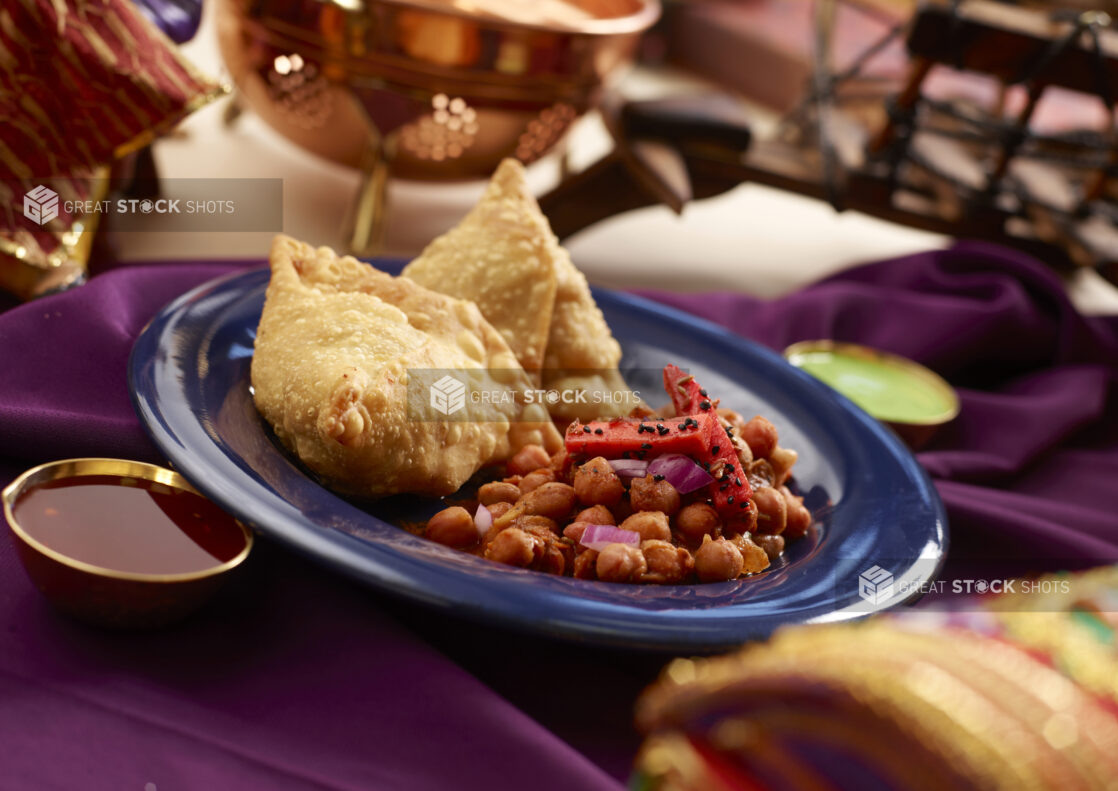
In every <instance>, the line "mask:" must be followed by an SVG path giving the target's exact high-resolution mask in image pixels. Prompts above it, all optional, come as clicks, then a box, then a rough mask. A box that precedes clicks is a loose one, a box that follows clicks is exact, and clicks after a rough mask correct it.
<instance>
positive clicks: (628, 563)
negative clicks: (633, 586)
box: [594, 544, 648, 582]
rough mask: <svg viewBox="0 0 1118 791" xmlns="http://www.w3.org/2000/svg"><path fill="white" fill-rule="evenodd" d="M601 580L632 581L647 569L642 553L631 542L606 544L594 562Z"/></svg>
mask: <svg viewBox="0 0 1118 791" xmlns="http://www.w3.org/2000/svg"><path fill="white" fill-rule="evenodd" d="M594 568H595V570H596V571H597V572H598V579H600V580H602V581H603V582H632V581H634V580H636V579H638V578H639V577H640V576H641V575H642V574H644V573H645V572H646V571H647V570H648V564H647V563H645V560H644V555H643V554H642V553H641V551H640V550H639V549H638V548H637V547H634V546H632V545H631V544H606V546H605V547H603V548H602V551H601V552H599V553H598V560H597V562H596V563H595V564H594Z"/></svg>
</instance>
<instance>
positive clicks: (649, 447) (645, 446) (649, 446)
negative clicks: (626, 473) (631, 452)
mask: <svg viewBox="0 0 1118 791" xmlns="http://www.w3.org/2000/svg"><path fill="white" fill-rule="evenodd" d="M641 450H652V443H651V442H642V443H641Z"/></svg>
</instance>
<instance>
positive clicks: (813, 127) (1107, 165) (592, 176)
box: [541, 0, 1118, 282]
mask: <svg viewBox="0 0 1118 791" xmlns="http://www.w3.org/2000/svg"><path fill="white" fill-rule="evenodd" d="M820 2H821V3H822V5H823V6H824V8H823V11H822V12H821V16H820V19H821V20H824V22H825V20H826V19H828V18H833V7H831V8H830V9H828V8H826V6H830V5H832V3H831V2H825V1H824V0H820ZM1108 23H1109V19H1108V17H1106V15H1105V14H1099V13H1095V12H1087V13H1085V14H1080V15H1075V14H1070V15H1069V14H1066V13H1064V14H1056V15H1053V14H1049V13H1047V12H1044V11H1039V10H1036V9H1033V8H1021V7H1012V6H1007V5H1004V4H1000V3H993V2H988V1H987V0H964V1H963V2H959V3H951V2H949V1H948V0H933V1H932V2H928V3H926V4H925V5H924V6H923V7H922V8H921V10H920V11H919V12H918V13H917V15H916V16H915V18H914V19H913V20H912V23H911V25H910V27H909V30H908V36H907V46H908V49H909V52H910V54H911V56H912V61H911V65H910V71H909V76H908V79H907V81H906V83H905V84H904V85H902V86H901V88H900V90H898V91H896V92H894V93H893V94H892V95H889V96H883V97H882V101H881V102H880V103H879V109H878V111H877V113H876V117H877V119H878V121H877V123H876V124H874V123H873V122H872V121H867V118H869V119H872V118H873V117H875V116H874V115H873V114H871V115H868V116H867V115H866V114H865V113H864V112H863V111H864V106H863V107H862V108H861V110H863V111H858V110H851V111H850V112H846V111H845V108H844V106H843V98H842V97H843V95H842V92H841V90H839V88H841V86H840V85H838V82H839V80H836V79H835V78H834V75H832V74H830V71H829V64H828V63H827V62H826V59H825V58H823V59H822V60H821V62H820V63H819V64H817V73H816V79H815V80H814V81H813V86H814V91H813V93H812V96H811V97H809V100H808V101H807V102H805V105H804V106H803V107H801V108H799V110H798V111H797V112H794V113H793V114H792V115H791V116H790V118H791V119H794V120H793V121H792V122H790V123H788V124H787V125H786V126H785V128H784V133H783V134H782V135H779V136H777V137H776V138H775V139H771V140H751V139H750V135H749V133H748V118H747V117H746V116H745V115H744V113H743V112H742V110H741V109H740V107H739V105H738V103H737V102H736V101H735V100H733V99H730V98H729V97H726V96H705V97H689V98H687V99H674V100H664V101H657V102H641V103H634V104H629V105H625V106H622V107H608V108H607V110H606V119H607V124H608V125H609V127H610V130H611V132H612V133H613V135H614V138H615V140H616V141H617V147H616V149H615V151H614V152H612V153H611V154H610V155H608V156H607V157H605V158H603V159H602V160H600V161H599V162H597V163H596V164H595V165H593V166H592V167H591V168H589V169H587V170H586V171H584V172H582V173H579V174H576V175H574V176H573V177H571V178H570V179H568V180H566V181H565V182H564V183H562V184H561V185H560V186H559V187H558V188H557V189H556V190H555V191H553V192H552V193H550V194H549V195H546V196H544V198H543V199H542V200H541V204H542V205H543V207H544V210H545V211H546V212H547V214H548V216H549V217H550V218H551V220H552V224H553V227H555V229H556V232H557V233H558V234H559V235H560V236H561V237H565V236H568V235H570V234H572V233H574V232H576V231H578V230H580V229H581V228H583V227H586V226H587V225H589V224H591V223H593V222H597V221H598V220H601V219H604V218H606V217H608V216H611V215H613V214H616V213H619V212H622V211H628V210H630V209H635V208H640V207H643V206H648V205H652V204H655V203H662V204H665V205H667V206H669V207H671V208H672V209H673V210H675V211H677V212H678V211H680V210H681V208H682V206H683V204H684V203H686V201H688V200H691V199H696V198H703V197H708V196H712V195H717V194H720V193H722V192H725V191H727V190H729V189H732V188H733V187H734V186H736V185H737V184H739V183H741V182H744V181H755V182H758V183H762V184H766V185H770V186H773V187H777V188H780V189H785V190H790V191H793V192H797V193H800V194H803V195H806V196H810V197H814V198H818V199H821V200H826V201H829V202H830V203H832V204H833V205H835V207H836V208H837V209H853V210H857V211H862V212H865V213H867V214H871V215H874V216H877V217H881V218H883V219H886V220H890V221H894V222H898V223H901V224H904V225H909V226H912V227H916V228H921V229H924V230H928V231H933V232H936V233H942V234H946V235H950V236H955V237H964V238H975V239H983V240H989V241H995V242H999V243H1003V244H1009V245H1011V246H1015V247H1018V248H1020V249H1023V250H1025V251H1027V252H1029V253H1031V254H1033V255H1035V256H1037V257H1039V258H1041V259H1042V260H1045V261H1047V262H1048V263H1050V264H1051V265H1053V266H1056V267H1070V266H1074V265H1080V266H1091V267H1095V268H1097V269H1098V270H1099V271H1100V272H1101V273H1102V274H1103V275H1104V276H1105V277H1107V278H1108V279H1110V280H1111V281H1112V282H1118V226H1116V222H1118V205H1116V203H1115V198H1116V194H1118V188H1116V187H1115V184H1114V183H1113V179H1112V176H1113V173H1114V170H1115V165H1116V164H1118V130H1116V127H1115V124H1114V123H1111V124H1110V125H1109V126H1108V127H1107V128H1105V129H1102V130H1096V131H1094V132H1093V133H1092V134H1088V135H1080V136H1079V137H1075V136H1069V137H1067V138H1066V139H1056V138H1053V137H1049V138H1043V137H1039V136H1037V135H1034V134H1032V133H1031V131H1030V129H1029V121H1030V119H1031V116H1032V113H1033V111H1034V110H1035V108H1036V106H1037V104H1038V103H1039V102H1040V101H1042V100H1043V96H1044V93H1045V91H1046V90H1047V89H1048V88H1049V87H1054V86H1058V87H1061V88H1064V89H1068V90H1074V91H1078V92H1080V93H1084V94H1094V95H1096V96H1097V97H1098V99H1099V101H1100V102H1102V103H1103V104H1104V105H1105V106H1107V107H1108V108H1109V109H1110V117H1111V118H1112V119H1113V117H1114V113H1113V108H1114V98H1115V97H1114V96H1112V95H1111V92H1112V91H1114V92H1115V93H1118V32H1115V31H1114V30H1111V29H1109V28H1108V27H1106V24H1108ZM827 49H828V47H827V41H826V36H825V25H823V26H821V27H820V29H819V30H817V50H819V51H820V52H822V53H825V52H826V51H827ZM937 66H941V67H949V68H959V69H964V70H967V71H975V72H982V73H985V74H988V75H991V76H993V77H995V78H997V79H999V80H1000V81H1001V82H1002V83H1003V85H1006V86H1009V85H1020V86H1022V87H1023V88H1024V89H1025V91H1026V97H1027V98H1026V101H1025V104H1024V107H1023V108H1022V109H1021V110H1020V111H1019V112H1017V113H1016V115H1015V116H1013V117H1006V116H1005V114H1004V113H1003V112H1002V108H1001V106H1000V104H999V106H997V107H994V108H984V109H982V108H979V109H976V108H967V110H966V112H963V111H961V110H960V109H958V108H955V107H952V106H947V105H945V103H943V102H930V101H929V100H927V99H926V98H925V97H924V95H923V91H922V88H923V83H924V80H925V79H926V78H927V76H928V75H929V74H930V73H931V71H932V70H933V69H934V68H936V67H937ZM821 75H825V76H822V77H821ZM852 76H855V77H856V76H857V75H852ZM863 104H864V103H863ZM882 110H885V112H882Z"/></svg>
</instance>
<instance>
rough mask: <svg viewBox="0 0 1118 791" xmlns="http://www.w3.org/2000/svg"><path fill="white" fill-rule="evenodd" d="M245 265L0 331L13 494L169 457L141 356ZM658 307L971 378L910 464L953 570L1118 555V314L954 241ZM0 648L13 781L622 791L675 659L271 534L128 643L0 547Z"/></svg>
mask: <svg viewBox="0 0 1118 791" xmlns="http://www.w3.org/2000/svg"><path fill="white" fill-rule="evenodd" d="M242 265H243V264H237V263H228V262H227V263H209V264H189V265H182V264H154V265H145V266H133V267H128V268H123V269H117V270H113V271H109V272H106V273H103V274H100V275H98V276H97V277H95V278H93V280H92V281H91V282H90V283H89V284H88V285H86V286H83V287H82V288H80V289H77V290H74V291H71V292H68V293H64V294H60V295H57V296H53V297H49V298H46V299H43V300H40V301H38V302H34V303H31V304H27V305H22V306H19V307H15V308H12V309H10V310H8V311H6V312H4V313H3V314H0V370H2V371H3V376H4V384H3V389H2V390H0V480H3V481H5V482H6V481H7V480H8V479H10V478H11V477H13V476H14V475H16V474H17V473H18V472H19V471H20V470H21V469H23V468H25V467H28V466H30V465H32V464H36V463H39V462H42V461H47V460H51V459H57V458H64V457H69V456H87V455H108V456H122V457H130V458H138V459H146V460H153V461H159V459H158V457H157V454H156V452H155V449H154V448H153V447H152V446H151V444H150V443H149V442H148V440H147V439H146V437H145V435H144V433H143V431H142V430H141V428H140V426H139V424H138V422H137V420H136V418H135V416H134V415H133V413H132V409H131V406H130V403H129V398H128V392H127V384H126V381H125V363H126V359H127V355H128V351H129V348H130V346H131V343H132V341H133V339H134V338H135V337H136V335H137V333H138V332H139V331H140V329H141V328H142V327H143V325H144V323H145V322H146V321H147V320H148V319H149V318H150V317H151V316H152V315H153V314H154V313H155V311H157V310H158V309H159V307H160V306H162V305H163V304H164V303H166V302H167V301H168V300H170V299H171V298H172V297H174V296H176V295H178V294H180V293H181V292H183V291H185V290H186V289H188V288H190V287H191V286H194V285H196V284H198V283H201V282H203V281H205V280H208V279H210V278H212V277H215V276H217V275H220V274H223V273H225V272H228V271H231V270H233V269H235V268H237V267H238V266H242ZM747 277H748V274H747V272H746V271H745V270H743V280H744V279H745V278H747ZM653 296H655V297H656V298H658V299H661V300H663V301H665V302H668V303H671V304H673V305H676V306H678V307H681V308H683V309H684V310H690V311H692V312H695V313H699V314H701V315H703V316H706V317H708V318H712V319H714V320H715V321H719V322H721V323H723V324H725V325H726V326H728V327H731V328H732V329H734V330H736V331H739V332H741V333H743V334H745V335H747V336H749V337H751V338H754V339H756V340H758V341H760V342H762V343H765V344H768V345H769V346H772V347H774V348H777V349H779V348H782V347H783V346H785V345H786V344H788V343H791V342H793V341H797V340H802V339H806V338H836V339H839V340H850V341H857V342H862V343H868V344H871V345H874V346H878V347H881V348H884V349H889V350H892V351H896V352H899V353H901V354H905V355H907V356H909V357H912V358H915V359H917V360H920V361H921V362H924V363H926V364H928V365H930V366H931V367H933V368H934V369H936V370H938V371H939V372H940V373H942V374H944V375H945V376H947V377H948V378H949V379H950V380H951V381H952V382H953V383H955V384H956V385H957V386H958V387H959V388H960V390H961V394H962V400H963V412H962V415H961V416H960V418H959V419H958V420H957V421H956V422H955V424H954V425H953V426H951V427H950V428H949V429H947V430H945V431H944V432H942V433H941V434H940V435H939V436H938V437H937V438H936V440H935V441H934V444H933V445H932V446H930V447H929V448H928V449H926V450H925V451H924V452H922V453H921V454H920V460H921V462H922V463H923V464H924V465H925V466H926V467H927V469H928V470H929V471H930V472H931V473H932V475H933V476H934V477H935V479H936V483H937V486H938V487H939V490H940V492H941V494H942V495H943V498H944V501H945V502H946V503H947V506H948V510H949V513H950V519H951V530H952V549H951V562H952V563H966V562H980V563H986V564H994V563H996V562H1000V561H1004V560H1005V559H1006V558H1012V557H1016V558H1018V559H1019V560H1020V561H1021V562H1022V563H1025V564H1027V565H1029V566H1031V567H1035V568H1036V569H1037V570H1051V569H1056V568H1060V567H1063V566H1067V565H1069V564H1076V565H1084V564H1094V563H1096V562H1097V563H1103V562H1114V561H1115V560H1116V559H1118V516H1116V514H1118V386H1116V384H1118V318H1095V319H1085V318H1083V317H1081V316H1079V315H1078V314H1077V313H1076V312H1075V311H1074V309H1073V308H1072V307H1071V305H1070V304H1069V303H1068V302H1067V300H1066V298H1065V297H1064V296H1063V294H1062V291H1061V288H1060V285H1059V282H1058V281H1057V279H1056V278H1055V277H1054V276H1053V275H1052V274H1050V273H1049V272H1047V271H1046V270H1045V269H1043V268H1042V267H1040V266H1039V265H1037V264H1035V263H1033V262H1030V261H1028V260H1025V259H1023V258H1022V257H1020V256H1018V255H1016V254H1013V253H1009V252H1006V251H1004V250H999V249H994V248H989V247H980V246H975V245H964V246H960V247H958V248H956V249H954V250H952V251H946V252H935V253H928V254H924V255H917V256H911V257H908V258H904V259H899V260H895V261H888V262H882V263H877V264H872V265H868V266H864V267H860V268H857V269H853V270H850V271H848V272H844V273H842V274H840V275H838V276H836V277H833V278H830V279H828V280H826V281H823V282H821V283H819V284H816V285H814V286H812V287H810V288H808V289H805V290H804V291H802V292H800V293H797V294H794V295H792V296H789V297H786V298H784V299H781V300H778V301H775V302H768V303H764V302H760V301H758V300H755V299H751V298H748V297H743V296H736V295H730V294H716V295H706V296H697V295H690V296H679V295H666V294H656V295H653ZM976 559H977V561H976ZM949 571H950V569H949ZM0 635H2V637H0V645H2V649H0V788H3V789H28V788H35V789H55V788H57V789H66V790H67V791H70V789H74V788H81V789H83V791H97V790H98V789H126V788H135V789H142V788H144V787H145V784H148V783H151V784H154V787H155V788H157V789H182V788H245V789H256V788H269V789H286V788H329V789H373V788H376V789H393V790H394V789H401V791H404V790H406V791H427V790H428V789H430V790H431V791H436V790H437V791H443V789H448V788H460V789H475V788H476V789H482V788H497V789H521V788H532V789H534V791H546V790H547V789H557V790H558V789H564V791H565V790H566V789H585V790H588V791H592V790H593V789H612V790H613V791H618V790H619V789H621V788H622V787H623V778H624V777H625V775H626V773H627V771H628V765H629V761H630V760H631V757H632V755H633V752H634V751H635V748H636V746H637V743H638V738H637V735H636V734H635V733H634V732H633V730H632V727H631V724H630V712H631V707H632V703H633V700H634V698H635V696H636V695H637V693H638V692H639V690H640V689H641V688H642V687H643V685H644V684H646V683H647V682H649V681H650V680H651V679H652V678H653V677H654V675H655V673H656V672H657V670H658V668H659V667H660V666H661V665H662V664H663V662H664V657H662V656H649V655H642V654H630V653H626V652H622V651H599V650H596V649H590V648H585V647H580V646H573V645H567V644H561V643H555V642H550V641H548V640H542V639H538V638H529V637H522V636H518V635H515V634H508V633H504V632H500V631H497V630H492V629H488V628H484V627H479V626H476V625H472V624H463V623H460V622H458V621H456V620H455V619H453V618H450V617H446V616H441V615H437V614H434V613H430V612H427V611H425V610H422V609H418V608H415V607H412V606H409V605H405V604H401V603H399V602H396V601H394V600H391V599H389V598H386V597H382V596H378V595H377V594H375V593H372V592H370V591H368V590H366V589H363V588H358V587H357V586H355V585H353V584H352V583H349V582H347V581H346V580H343V579H339V578H337V577H335V576H333V575H330V574H329V573H327V572H325V571H323V570H321V569H319V568H318V567H317V566H315V565H313V564H312V563H310V562H307V561H304V560H303V559H301V558H299V557H295V556H292V555H291V554H289V553H288V552H287V551H286V550H284V549H282V548H280V547H278V546H274V545H271V544H269V542H267V541H261V542H260V545H259V546H258V551H257V552H256V553H254V556H253V558H252V559H251V561H250V563H249V564H248V567H247V568H246V569H245V573H244V574H242V575H241V576H240V577H239V579H237V580H236V581H235V582H234V583H233V584H232V585H230V586H229V587H228V588H226V589H225V590H224V591H223V592H222V594H221V595H220V597H219V599H218V600H217V601H216V602H215V603H214V605H213V606H211V607H210V608H208V609H207V610H206V611H204V612H203V613H200V614H199V615H198V616H196V617H194V618H193V619H191V620H189V621H187V622H186V623H183V624H181V625H179V626H177V627H174V628H171V629H167V630H163V631H157V632H150V633H134V634H115V633H107V632H101V631H96V630H93V629H90V628H86V627H83V626H80V625H78V624H75V623H71V622H70V621H68V620H66V619H64V618H62V617H59V616H57V615H55V614H54V613H53V612H52V611H51V610H50V609H49V608H48V606H47V605H46V604H45V603H44V602H43V601H42V599H41V598H40V597H39V595H38V594H37V593H36V592H35V591H34V589H33V588H32V586H31V584H30V583H29V582H28V580H27V578H26V577H25V576H24V574H23V572H22V570H21V569H20V568H19V567H18V562H17V560H16V557H15V554H14V551H13V549H12V547H11V545H10V543H9V542H8V541H7V540H6V539H5V540H0ZM149 787H150V786H149Z"/></svg>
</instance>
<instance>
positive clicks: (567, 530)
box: [563, 522, 591, 546]
mask: <svg viewBox="0 0 1118 791" xmlns="http://www.w3.org/2000/svg"><path fill="white" fill-rule="evenodd" d="M590 524H591V523H590V522H571V523H570V524H569V525H567V526H566V527H564V528H563V538H569V539H570V540H571V541H574V542H575V546H578V542H579V541H581V540H582V534H583V533H585V532H586V528H587V527H589V526H590Z"/></svg>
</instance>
